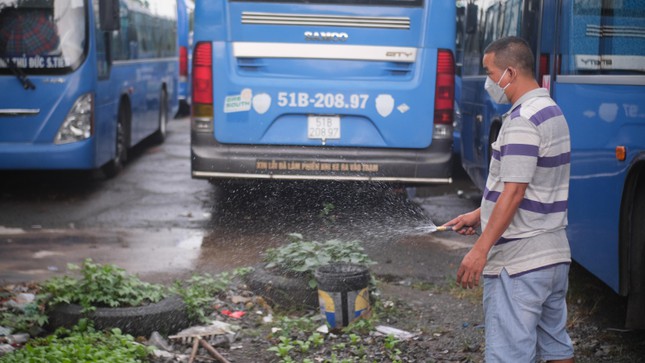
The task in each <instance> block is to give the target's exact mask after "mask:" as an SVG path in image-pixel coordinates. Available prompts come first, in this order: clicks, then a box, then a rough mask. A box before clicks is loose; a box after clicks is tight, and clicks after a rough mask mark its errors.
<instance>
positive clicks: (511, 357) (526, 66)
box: [446, 37, 574, 363]
mask: <svg viewBox="0 0 645 363" xmlns="http://www.w3.org/2000/svg"><path fill="white" fill-rule="evenodd" d="M483 65H484V68H485V70H486V74H487V75H488V77H487V79H486V85H485V88H486V90H487V91H488V93H489V95H490V96H491V98H492V99H493V101H495V102H497V103H512V104H513V106H512V107H511V110H510V111H509V112H508V113H507V114H506V115H505V118H504V121H503V124H502V128H501V130H500V133H499V136H498V138H497V141H496V142H495V143H494V144H493V155H492V158H491V164H490V170H489V175H488V179H487V181H486V189H485V190H484V195H483V198H482V202H481V207H480V208H479V209H477V210H474V211H472V212H470V213H466V214H463V215H460V216H458V217H457V218H455V219H453V220H451V221H449V222H448V223H446V225H447V226H452V229H453V230H455V231H458V232H460V233H462V234H474V233H475V230H474V228H475V227H477V226H479V225H480V223H481V226H482V233H481V236H480V237H479V238H478V239H477V242H476V243H475V245H474V246H473V247H472V249H471V250H470V251H469V252H468V253H467V254H466V256H465V257H464V259H463V261H462V262H461V265H460V267H459V270H458V271H457V283H458V284H460V285H461V286H462V287H463V288H472V287H474V286H478V285H479V283H480V279H481V278H482V277H483V278H484V315H485V327H486V362H488V363H492V362H513V363H515V362H535V361H536V360H537V359H544V360H547V361H549V362H573V361H574V359H573V346H572V344H571V339H570V338H569V335H568V334H567V331H566V322H567V306H566V300H565V298H566V293H567V288H568V273H569V264H570V262H571V254H570V250H569V242H568V240H567V236H566V234H565V227H566V225H567V198H568V192H569V159H570V150H571V149H570V143H569V129H568V126H567V123H566V120H565V118H564V116H563V115H562V112H561V110H560V108H559V107H558V106H557V105H556V104H555V102H554V101H553V100H552V99H551V98H550V97H549V92H548V91H547V90H546V89H543V88H540V87H539V86H538V84H537V82H536V81H535V79H534V77H533V68H534V58H533V54H532V52H531V49H530V47H529V45H528V44H527V43H526V42H525V41H524V40H522V39H520V38H517V37H507V38H502V39H499V40H497V41H495V42H493V43H491V44H490V45H489V46H488V47H487V48H486V49H485V51H484V58H483Z"/></svg>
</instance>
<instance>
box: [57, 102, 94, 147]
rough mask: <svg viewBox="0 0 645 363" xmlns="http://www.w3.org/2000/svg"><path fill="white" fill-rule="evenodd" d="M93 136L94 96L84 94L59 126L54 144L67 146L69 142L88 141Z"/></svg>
mask: <svg viewBox="0 0 645 363" xmlns="http://www.w3.org/2000/svg"><path fill="white" fill-rule="evenodd" d="M93 134H94V96H92V94H91V93H86V94H84V95H82V96H80V97H79V98H78V99H77V100H76V102H74V105H73V106H72V108H71V109H70V110H69V113H68V114H67V116H66V117H65V121H63V124H62V125H61V127H60V129H59V130H58V133H56V138H55V139H54V143H55V144H69V143H71V142H77V141H82V140H85V139H89V138H90V137H91V136H92V135H93Z"/></svg>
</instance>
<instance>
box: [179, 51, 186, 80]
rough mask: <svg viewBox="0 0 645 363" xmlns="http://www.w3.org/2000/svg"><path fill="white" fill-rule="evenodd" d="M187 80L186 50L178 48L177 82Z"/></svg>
mask: <svg viewBox="0 0 645 363" xmlns="http://www.w3.org/2000/svg"><path fill="white" fill-rule="evenodd" d="M187 79H188V49H187V48H186V47H179V80H180V81H182V82H185V81H186V80H187Z"/></svg>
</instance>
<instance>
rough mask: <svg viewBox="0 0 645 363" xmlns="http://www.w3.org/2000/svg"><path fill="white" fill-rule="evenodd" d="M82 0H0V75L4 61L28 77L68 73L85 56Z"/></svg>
mask: <svg viewBox="0 0 645 363" xmlns="http://www.w3.org/2000/svg"><path fill="white" fill-rule="evenodd" d="M85 36H86V21H85V2H84V1H83V0H70V1H51V0H30V1H26V0H0V73H1V74H5V73H8V71H7V70H6V68H7V64H6V63H5V60H10V61H12V62H13V63H14V64H15V65H16V66H18V67H20V68H21V69H23V70H24V71H25V72H27V73H30V74H37V73H52V72H54V73H60V72H70V71H73V70H74V69H76V68H78V66H79V65H80V64H81V62H82V60H83V59H84V57H85V54H86V45H85Z"/></svg>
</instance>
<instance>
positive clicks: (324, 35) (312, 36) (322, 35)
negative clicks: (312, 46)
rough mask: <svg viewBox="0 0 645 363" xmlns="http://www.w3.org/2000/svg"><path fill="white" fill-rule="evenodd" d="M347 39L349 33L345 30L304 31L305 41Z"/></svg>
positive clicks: (339, 40)
mask: <svg viewBox="0 0 645 363" xmlns="http://www.w3.org/2000/svg"><path fill="white" fill-rule="evenodd" d="M347 39H349V34H347V33H345V32H340V33H337V32H310V31H306V32H305V40H306V41H318V42H346V41H347Z"/></svg>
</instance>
